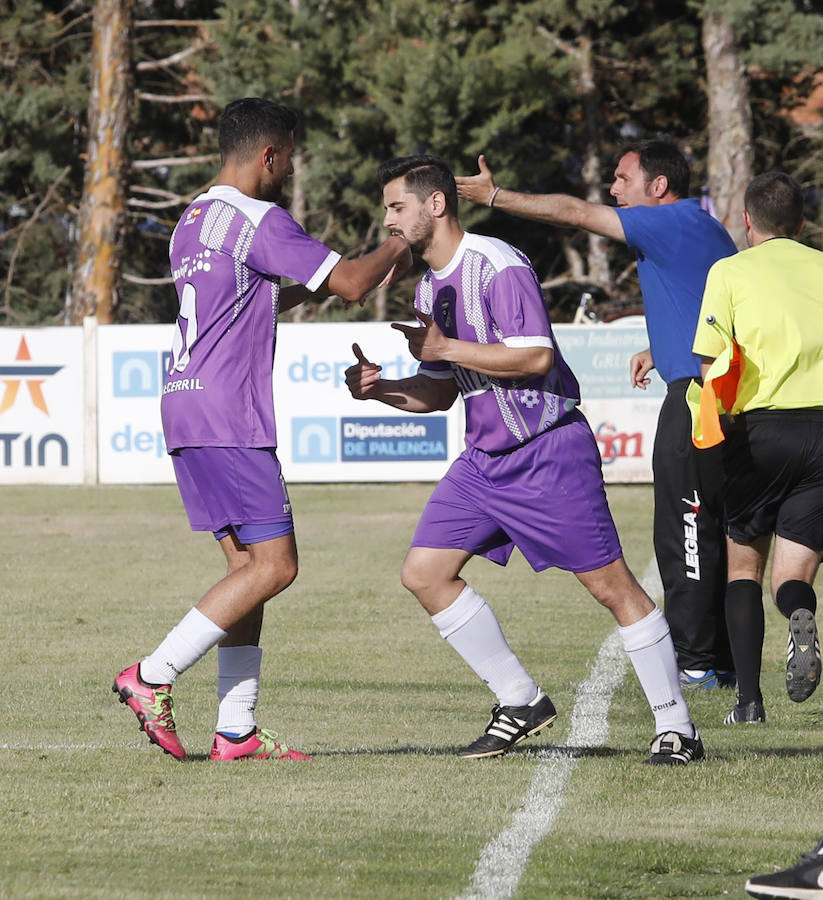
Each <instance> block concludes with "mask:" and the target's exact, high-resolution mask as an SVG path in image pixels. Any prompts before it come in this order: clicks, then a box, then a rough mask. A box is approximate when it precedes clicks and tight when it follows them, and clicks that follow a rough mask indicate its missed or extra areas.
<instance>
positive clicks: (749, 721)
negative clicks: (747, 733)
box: [723, 700, 766, 725]
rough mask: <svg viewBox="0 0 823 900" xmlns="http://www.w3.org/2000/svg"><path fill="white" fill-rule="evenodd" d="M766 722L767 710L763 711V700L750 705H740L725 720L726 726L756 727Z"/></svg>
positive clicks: (754, 701) (752, 702)
mask: <svg viewBox="0 0 823 900" xmlns="http://www.w3.org/2000/svg"><path fill="white" fill-rule="evenodd" d="M765 721H766V710H764V709H763V701H762V700H752V701H751V702H749V703H738V704H737V705H736V706H735V707H734V709H733V710H732V711H731V712H730V713H729V714H728V715H727V716H726V718H725V719H723V724H724V725H741V724H744V725H754V724H756V723H758V722H765Z"/></svg>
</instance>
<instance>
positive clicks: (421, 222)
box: [403, 209, 434, 256]
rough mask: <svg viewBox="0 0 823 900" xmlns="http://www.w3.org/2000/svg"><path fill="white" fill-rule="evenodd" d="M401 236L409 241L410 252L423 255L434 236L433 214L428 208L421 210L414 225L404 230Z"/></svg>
mask: <svg viewBox="0 0 823 900" xmlns="http://www.w3.org/2000/svg"><path fill="white" fill-rule="evenodd" d="M403 237H404V238H405V239H406V240H407V241H408V242H409V247H410V248H411V251H412V253H414V254H415V255H417V256H424V255H425V252H426V250H428V249H429V247H430V246H431V242H432V237H434V216H433V215H432V214H431V213H430V212H429V211H428V210H425V209H424V210H421V212H420V215H419V216H418V218H417V221H416V222H415V223H414V225H412V226H411V228H409V230H408V233H406V232H404V233H403Z"/></svg>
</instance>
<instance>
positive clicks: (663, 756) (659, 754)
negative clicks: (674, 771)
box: [644, 728, 706, 766]
mask: <svg viewBox="0 0 823 900" xmlns="http://www.w3.org/2000/svg"><path fill="white" fill-rule="evenodd" d="M705 755H706V751H705V750H704V749H703V741H701V740H700V735H699V734H698V733H697V729H696V728H695V730H694V737H693V738H688V737H686V735H685V734H678V733H677V732H676V731H666V732H665V733H664V734H658V735H657V737H656V738H655V739H654V740H653V741H652V743H651V756H650V757H649V758H648V759H646V760H644V762H645V763H646V764H647V765H650V766H685V765H686V764H687V763H690V762H692V760H696V759H703V758H704V757H705Z"/></svg>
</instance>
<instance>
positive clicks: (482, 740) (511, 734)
mask: <svg viewBox="0 0 823 900" xmlns="http://www.w3.org/2000/svg"><path fill="white" fill-rule="evenodd" d="M556 718H557V710H556V709H555V708H554V703H552V702H551V700H549V698H548V697H547V696H546V695H545V694H544V693H543V691H541V690H540V688H538V689H537V696H536V697H535V698H534V700H532V702H531V703H529V704H528V705H527V706H493V707H492V717H491V719H489V724H488V725H487V726H486V730H485V732H484V733H483V734H481V735H480V737H479V738H478V739H477V740H476V741H472V743H471V744H469V746H468V747H466V749H465V750H463V751H462V752H461V754H460V755H461V756H462V757H463V758H464V759H482V758H483V757H484V756H500V755H501V754H503V753H505V752H506V751H507V750H511V748H512V747H514V745H515V744H519V743H520V741H525V740H526V738H527V737H531V736H532V735H533V734H537V732H538V731H541V730H542V729H543V728H546V726H551V725H552V723H553V722H554V720H555V719H556Z"/></svg>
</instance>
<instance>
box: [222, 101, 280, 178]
mask: <svg viewBox="0 0 823 900" xmlns="http://www.w3.org/2000/svg"><path fill="white" fill-rule="evenodd" d="M296 127H297V113H295V112H294V110H292V109H289V107H288V106H283V105H282V104H281V103H275V102H274V101H273V100H264V99H263V98H262V97H244V98H243V99H241V100H232V102H231V103H229V104H228V106H226V108H225V109H224V110H223V114H222V115H221V116H220V127H219V132H218V135H219V136H218V140H219V145H220V161H221V163H225V162H226V160H227V159H228V158H229V157H230V156H236V157H238V158H239V159H240V160H243V161H245V160H248V159H249V158H250V157H251V156H253V155H254V153H255V152H256V151H257V149H258V148H259V147H260V145H261V144H264V143H266V142H269V141H270V142H271V143H273V144H275V143H279V142H280V141H284V140H286V139H287V138H288V137H289V135H290V134H291V133H292V132H293V131H294V129H295V128H296Z"/></svg>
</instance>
